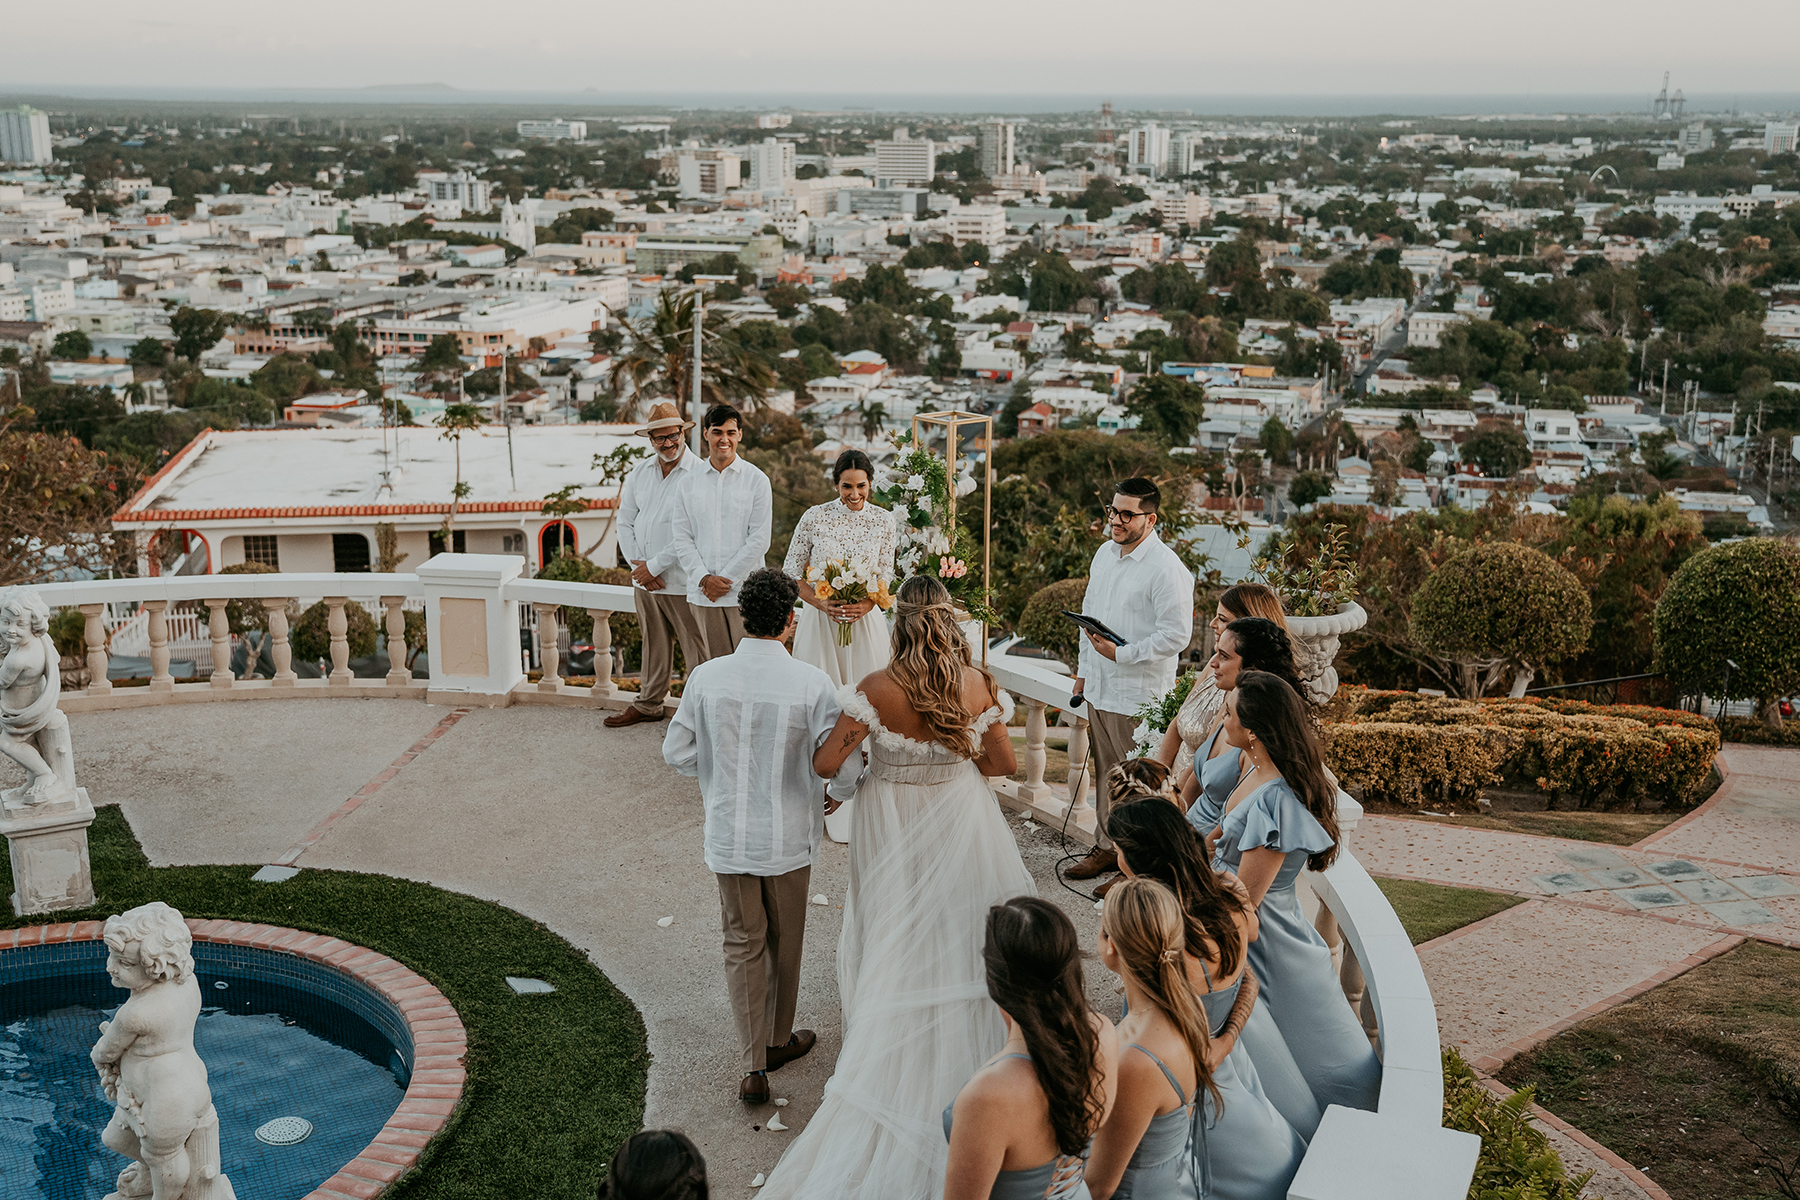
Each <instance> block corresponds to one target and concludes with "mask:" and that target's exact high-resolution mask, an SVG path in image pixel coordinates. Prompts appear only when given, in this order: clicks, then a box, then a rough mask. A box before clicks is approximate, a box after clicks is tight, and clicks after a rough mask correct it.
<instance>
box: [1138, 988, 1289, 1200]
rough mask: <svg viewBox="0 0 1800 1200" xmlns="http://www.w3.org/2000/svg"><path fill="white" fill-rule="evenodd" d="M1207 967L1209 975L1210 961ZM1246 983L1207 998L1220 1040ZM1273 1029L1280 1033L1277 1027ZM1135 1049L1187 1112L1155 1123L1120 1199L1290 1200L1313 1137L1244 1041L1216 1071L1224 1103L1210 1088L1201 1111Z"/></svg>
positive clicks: (1206, 1005)
mask: <svg viewBox="0 0 1800 1200" xmlns="http://www.w3.org/2000/svg"><path fill="white" fill-rule="evenodd" d="M1200 970H1201V973H1202V974H1203V975H1204V974H1205V972H1206V964H1205V963H1201V964H1200ZM1206 981H1207V986H1208V987H1210V986H1211V985H1212V977H1211V976H1210V975H1207V976H1206ZM1243 982H1244V981H1243V977H1242V976H1241V975H1240V976H1239V977H1238V978H1237V980H1236V981H1234V982H1233V983H1232V984H1231V986H1230V987H1225V988H1220V989H1219V990H1218V991H1209V992H1204V993H1202V994H1201V995H1200V1005H1201V1007H1202V1008H1203V1009H1205V1011H1206V1022H1207V1025H1208V1026H1209V1027H1210V1029H1209V1032H1211V1033H1212V1034H1213V1036H1215V1037H1216V1036H1218V1033H1219V1031H1220V1030H1222V1029H1224V1028H1225V1022H1226V1020H1227V1019H1229V1018H1230V1016H1231V1007H1232V1005H1234V1004H1236V1003H1237V996H1238V989H1239V988H1240V987H1241V986H1242V985H1243ZM1127 1008H1128V1009H1129V1006H1127ZM1264 1020H1265V1021H1267V1015H1266V1014H1265V1016H1264ZM1268 1024H1269V1026H1270V1027H1271V1028H1273V1026H1274V1022H1272V1021H1269V1022H1268ZM1275 1036H1276V1037H1279V1036H1280V1035H1279V1034H1277V1035H1275ZM1132 1047H1133V1048H1135V1049H1137V1050H1140V1051H1142V1052H1143V1053H1144V1054H1146V1055H1149V1057H1150V1058H1151V1059H1152V1060H1154V1061H1155V1063H1156V1065H1157V1066H1158V1067H1161V1068H1162V1073H1163V1076H1164V1077H1165V1078H1166V1079H1168V1081H1169V1086H1170V1087H1171V1088H1173V1089H1175V1094H1176V1095H1177V1096H1179V1097H1181V1099H1182V1105H1183V1107H1181V1108H1176V1109H1171V1110H1170V1111H1168V1112H1166V1113H1164V1114H1163V1115H1162V1116H1160V1117H1152V1118H1151V1120H1150V1127H1149V1128H1148V1129H1146V1130H1145V1131H1144V1136H1143V1138H1142V1139H1141V1140H1140V1141H1139V1142H1138V1148H1137V1150H1136V1151H1135V1152H1134V1153H1133V1154H1132V1156H1131V1162H1130V1164H1129V1165H1128V1166H1127V1167H1126V1168H1125V1174H1124V1175H1123V1176H1122V1177H1121V1178H1120V1180H1119V1187H1118V1190H1117V1191H1115V1192H1114V1193H1113V1198H1114V1200H1189V1197H1216V1198H1217V1200H1285V1197H1286V1196H1287V1191H1288V1185H1289V1184H1290V1183H1292V1182H1293V1181H1294V1175H1295V1173H1296V1172H1297V1171H1299V1170H1300V1160H1301V1159H1303V1158H1305V1157H1306V1139H1304V1138H1302V1137H1301V1136H1300V1134H1299V1133H1297V1132H1296V1131H1295V1130H1294V1127H1293V1126H1292V1125H1290V1124H1289V1123H1288V1120H1287V1118H1286V1117H1284V1116H1282V1114H1281V1113H1280V1112H1279V1111H1278V1110H1277V1109H1276V1107H1275V1105H1274V1104H1273V1103H1271V1102H1270V1100H1269V1097H1268V1095H1267V1094H1266V1093H1264V1091H1263V1087H1262V1083H1261V1081H1260V1080H1259V1079H1258V1078H1257V1073H1256V1065H1255V1064H1254V1063H1253V1062H1252V1061H1251V1058H1250V1054H1249V1052H1248V1051H1247V1050H1246V1049H1245V1048H1244V1041H1243V1037H1242V1036H1241V1035H1240V1036H1239V1038H1238V1042H1237V1044H1236V1045H1235V1046H1233V1047H1232V1048H1231V1053H1229V1054H1227V1055H1226V1056H1225V1060H1224V1061H1223V1062H1221V1063H1220V1064H1219V1066H1218V1069H1217V1070H1215V1071H1214V1072H1213V1083H1214V1084H1216V1085H1217V1086H1218V1089H1219V1095H1220V1096H1221V1097H1223V1098H1224V1103H1223V1104H1220V1103H1219V1102H1218V1101H1216V1100H1214V1099H1213V1096H1212V1093H1211V1092H1210V1091H1208V1090H1206V1089H1205V1088H1202V1089H1200V1097H1199V1099H1200V1104H1199V1107H1198V1109H1197V1110H1196V1109H1195V1108H1194V1107H1193V1106H1192V1105H1191V1100H1192V1097H1189V1096H1188V1095H1187V1094H1186V1093H1185V1092H1184V1091H1183V1090H1182V1087H1181V1084H1180V1083H1178V1082H1177V1081H1176V1079H1175V1076H1174V1074H1173V1073H1171V1072H1170V1070H1169V1068H1168V1067H1167V1066H1165V1065H1164V1064H1163V1061H1162V1060H1161V1059H1159V1058H1157V1057H1156V1055H1154V1054H1151V1053H1150V1051H1148V1050H1144V1048H1143V1047H1142V1046H1138V1045H1137V1044H1136V1043H1132ZM1196 1116H1197V1118H1198V1119H1194V1118H1195V1117H1196ZM1315 1124H1316V1120H1315ZM1184 1151H1185V1153H1184Z"/></svg>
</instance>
